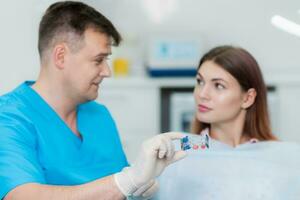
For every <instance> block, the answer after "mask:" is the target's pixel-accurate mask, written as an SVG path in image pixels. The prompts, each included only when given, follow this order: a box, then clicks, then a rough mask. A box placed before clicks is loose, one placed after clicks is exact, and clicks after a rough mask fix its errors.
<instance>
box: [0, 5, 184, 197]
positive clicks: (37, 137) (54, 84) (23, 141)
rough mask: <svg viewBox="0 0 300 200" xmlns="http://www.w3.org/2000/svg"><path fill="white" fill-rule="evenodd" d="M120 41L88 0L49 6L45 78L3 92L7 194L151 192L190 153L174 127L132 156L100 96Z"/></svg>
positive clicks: (1, 191) (1, 171) (43, 40)
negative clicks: (179, 145) (176, 143)
mask: <svg viewBox="0 0 300 200" xmlns="http://www.w3.org/2000/svg"><path fill="white" fill-rule="evenodd" d="M120 41H121V37H120V34H119V33H118V31H117V30H116V29H115V27H114V26H113V24H112V23H111V22H110V21H109V20H108V19H107V18H106V17H104V16H103V15H102V14H101V13H99V12H98V11H96V10H95V9H94V8H92V7H90V6H88V5H86V4H84V3H81V2H72V1H64V2H58V3H54V4H52V5H51V6H50V7H49V8H48V9H47V10H46V12H45V14H44V16H43V17H42V20H41V22H40V26H39V39H38V50H39V54H40V62H41V68H40V74H39V77H38V79H37V80H36V81H35V82H34V81H25V82H24V83H22V84H21V85H20V86H18V87H17V88H16V89H14V90H13V91H11V92H10V93H8V94H5V95H3V96H1V97H0V199H4V200H12V199H14V200H19V199H20V200H21V199H22V200H24V199H30V200H60V199H64V200H66V199H68V200H96V199H97V200H101V199H106V200H108V199H111V200H119V199H125V198H126V197H128V198H132V199H135V198H136V199H148V198H150V197H151V196H152V195H153V194H154V193H155V191H156V190H157V188H158V185H157V182H156V180H155V178H156V177H157V176H159V175H160V174H161V172H162V171H163V170H164V168H165V167H166V166H168V165H169V164H171V163H173V162H175V161H177V160H179V159H181V158H183V157H184V156H185V153H184V152H183V151H175V150H174V148H173V145H172V140H176V139H180V138H182V137H183V135H182V134H180V133H175V132H170V133H165V134H160V135H157V136H155V137H153V138H150V139H149V140H147V141H145V142H144V143H143V144H142V147H141V149H140V150H139V155H138V157H137V158H136V161H135V162H134V163H133V164H132V165H129V164H128V162H127V160H126V156H125V154H124V152H123V149H122V146H121V143H120V139H119V135H118V130H117V128H116V125H115V123H114V120H113V119H112V117H111V115H110V113H109V111H108V110H107V108H106V107H105V106H104V105H100V104H98V103H96V102H95V101H93V100H94V99H96V98H97V96H98V89H99V84H100V83H101V82H102V81H103V79H104V78H107V77H109V76H110V75H111V72H110V69H109V66H108V65H107V57H108V56H109V55H110V54H111V46H112V45H118V44H119V43H120ZM22 67H26V66H22Z"/></svg>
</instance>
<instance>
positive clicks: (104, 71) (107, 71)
mask: <svg viewBox="0 0 300 200" xmlns="http://www.w3.org/2000/svg"><path fill="white" fill-rule="evenodd" d="M99 75H100V76H102V77H111V69H110V67H109V64H108V63H107V61H105V63H104V64H103V66H102V69H101V71H100V73H99Z"/></svg>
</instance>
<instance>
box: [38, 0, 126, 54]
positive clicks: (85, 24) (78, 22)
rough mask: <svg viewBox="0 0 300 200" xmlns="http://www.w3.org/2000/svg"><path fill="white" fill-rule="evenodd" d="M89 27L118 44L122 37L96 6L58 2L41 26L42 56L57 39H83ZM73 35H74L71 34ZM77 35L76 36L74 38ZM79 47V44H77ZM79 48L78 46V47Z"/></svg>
mask: <svg viewBox="0 0 300 200" xmlns="http://www.w3.org/2000/svg"><path fill="white" fill-rule="evenodd" d="M88 28H93V29H95V30H96V31H99V32H101V33H104V34H106V35H107V36H109V37H111V38H112V39H113V44H112V45H115V46H118V45H119V43H120V42H121V40H122V38H121V35H120V33H119V32H118V31H117V30H116V28H115V27H114V25H113V24H112V23H111V22H110V21H109V20H108V19H107V18H106V17H105V16H103V15H102V14H101V13H100V12H98V11H97V10H95V9H94V8H92V7H90V6H88V5H86V4H84V3H82V2H75V1H63V2H57V3H54V4H52V5H50V6H49V8H48V9H47V10H46V12H45V14H44V16H43V17H42V20H41V22H40V26H39V38H38V50H39V54H40V57H41V58H42V57H43V53H44V52H45V50H47V49H48V48H49V47H50V46H51V45H53V44H55V42H57V40H63V39H65V40H67V41H66V42H68V41H70V40H72V37H73V40H72V42H70V43H72V44H69V45H70V46H71V47H72V45H75V46H76V44H78V42H80V41H82V39H83V36H84V32H85V30H87V29H88ZM71 35H72V36H71ZM74 37H75V38H74ZM77 47H78V46H77ZM76 49H77V48H76Z"/></svg>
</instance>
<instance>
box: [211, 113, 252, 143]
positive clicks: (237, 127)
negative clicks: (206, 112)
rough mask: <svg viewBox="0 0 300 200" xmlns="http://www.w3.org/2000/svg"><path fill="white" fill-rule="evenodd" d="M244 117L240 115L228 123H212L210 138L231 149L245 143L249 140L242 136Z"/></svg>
mask: <svg viewBox="0 0 300 200" xmlns="http://www.w3.org/2000/svg"><path fill="white" fill-rule="evenodd" d="M245 117H246V115H245V114H242V115H240V116H238V117H236V118H235V119H234V120H231V121H230V122H222V123H212V124H211V125H210V133H209V134H210V137H211V138H213V139H216V140H218V141H220V142H223V143H225V144H228V145H230V146H232V147H236V146H237V145H239V144H242V143H245V142H247V141H248V140H249V139H250V138H249V137H247V136H245V135H243V130H244V123H245Z"/></svg>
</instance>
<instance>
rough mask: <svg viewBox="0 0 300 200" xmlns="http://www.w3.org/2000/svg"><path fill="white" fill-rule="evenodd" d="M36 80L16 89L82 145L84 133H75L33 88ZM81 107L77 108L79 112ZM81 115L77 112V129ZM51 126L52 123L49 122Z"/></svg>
mask: <svg viewBox="0 0 300 200" xmlns="http://www.w3.org/2000/svg"><path fill="white" fill-rule="evenodd" d="M34 83H35V82H34V81H25V82H24V83H23V84H21V85H20V86H19V87H18V88H17V89H16V90H17V92H18V93H19V94H21V95H22V96H23V98H25V99H26V100H27V102H28V103H29V104H31V106H32V107H33V108H34V109H35V110H36V111H37V112H38V113H40V114H41V115H43V117H45V118H46V119H47V120H48V121H49V122H56V123H58V124H60V125H61V126H62V127H63V128H64V129H65V130H66V131H65V132H68V135H70V137H71V138H73V140H74V142H75V143H76V145H77V146H78V147H80V146H81V145H82V143H83V141H84V135H83V133H81V132H80V134H81V138H80V137H78V136H77V135H75V133H74V132H73V131H72V130H71V129H70V127H69V126H68V125H67V124H66V123H65V122H64V121H63V120H62V118H61V117H60V116H59V115H58V114H57V112H56V111H55V110H54V109H53V108H52V107H51V106H50V105H49V104H48V103H47V102H46V101H45V100H44V99H43V98H42V97H41V96H40V95H39V94H38V93H37V92H36V91H35V90H33V89H32V88H31V86H32V85H33V84H34ZM78 111H79V109H77V112H78ZM79 117H80V113H79V112H78V113H77V122H76V123H77V129H78V130H80V127H79V123H78V122H79ZM49 126H51V124H50V123H49Z"/></svg>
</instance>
